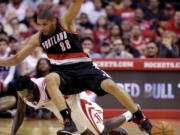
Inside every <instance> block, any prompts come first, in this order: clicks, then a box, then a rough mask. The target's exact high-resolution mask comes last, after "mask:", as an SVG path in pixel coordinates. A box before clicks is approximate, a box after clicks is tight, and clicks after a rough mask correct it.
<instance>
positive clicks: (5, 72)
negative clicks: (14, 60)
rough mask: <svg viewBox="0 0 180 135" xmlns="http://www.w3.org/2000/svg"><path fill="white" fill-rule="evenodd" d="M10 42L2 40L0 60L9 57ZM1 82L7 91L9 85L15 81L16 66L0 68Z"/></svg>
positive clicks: (0, 41) (0, 42)
mask: <svg viewBox="0 0 180 135" xmlns="http://www.w3.org/2000/svg"><path fill="white" fill-rule="evenodd" d="M9 56H10V54H9V52H8V41H7V40H6V39H0V59H4V58H7V57H9ZM0 71H1V72H0V81H1V83H2V84H3V89H4V91H6V90H7V88H8V84H9V83H10V82H11V81H12V80H13V78H14V73H15V66H12V67H0Z"/></svg>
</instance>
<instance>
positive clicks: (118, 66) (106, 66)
mask: <svg viewBox="0 0 180 135" xmlns="http://www.w3.org/2000/svg"><path fill="white" fill-rule="evenodd" d="M93 61H94V62H95V63H96V64H97V66H98V67H99V68H101V69H103V70H151V71H152V70H153V71H157V70H160V71H180V59H162V58H158V59H93Z"/></svg>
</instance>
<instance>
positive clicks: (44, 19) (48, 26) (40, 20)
mask: <svg viewBox="0 0 180 135" xmlns="http://www.w3.org/2000/svg"><path fill="white" fill-rule="evenodd" d="M37 24H38V26H39V29H40V31H42V32H43V33H44V34H45V35H48V34H50V33H51V32H52V31H53V30H54V28H55V26H56V18H55V17H54V14H53V12H52V11H51V10H50V9H47V8H46V9H42V10H40V11H39V13H38V15H37Z"/></svg>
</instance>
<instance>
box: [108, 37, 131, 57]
mask: <svg viewBox="0 0 180 135" xmlns="http://www.w3.org/2000/svg"><path fill="white" fill-rule="evenodd" d="M107 58H123V59H124V58H133V55H132V54H130V53H128V52H126V51H125V45H124V44H123V42H122V40H120V39H118V40H115V41H114V42H113V52H112V53H110V54H109V55H108V56H107Z"/></svg>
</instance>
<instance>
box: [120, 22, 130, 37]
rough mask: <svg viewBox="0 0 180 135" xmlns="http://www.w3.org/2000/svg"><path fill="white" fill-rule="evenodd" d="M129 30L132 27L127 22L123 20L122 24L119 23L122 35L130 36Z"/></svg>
mask: <svg viewBox="0 0 180 135" xmlns="http://www.w3.org/2000/svg"><path fill="white" fill-rule="evenodd" d="M131 29H132V25H131V24H130V22H129V21H127V20H123V21H122V23H121V31H122V35H123V34H130V33H131Z"/></svg>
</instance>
